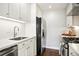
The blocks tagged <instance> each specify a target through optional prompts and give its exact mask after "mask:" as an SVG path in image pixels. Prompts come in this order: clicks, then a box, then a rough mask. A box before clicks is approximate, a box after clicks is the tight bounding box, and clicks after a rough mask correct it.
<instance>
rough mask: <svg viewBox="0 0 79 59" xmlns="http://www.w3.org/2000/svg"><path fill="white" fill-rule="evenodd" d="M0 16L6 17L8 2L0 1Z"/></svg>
mask: <svg viewBox="0 0 79 59" xmlns="http://www.w3.org/2000/svg"><path fill="white" fill-rule="evenodd" d="M0 16H4V17H8V3H0Z"/></svg>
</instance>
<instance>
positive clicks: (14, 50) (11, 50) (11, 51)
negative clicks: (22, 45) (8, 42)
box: [0, 45, 18, 56]
mask: <svg viewBox="0 0 79 59" xmlns="http://www.w3.org/2000/svg"><path fill="white" fill-rule="evenodd" d="M0 56H18V47H17V45H14V46H11V47H8V48H5V49H3V50H1V51H0Z"/></svg>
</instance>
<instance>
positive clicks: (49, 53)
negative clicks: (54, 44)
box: [42, 48, 60, 56]
mask: <svg viewBox="0 0 79 59" xmlns="http://www.w3.org/2000/svg"><path fill="white" fill-rule="evenodd" d="M42 56H60V55H59V50H55V49H49V48H46V49H45V51H44V53H43V55H42Z"/></svg>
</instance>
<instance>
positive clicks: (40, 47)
mask: <svg viewBox="0 0 79 59" xmlns="http://www.w3.org/2000/svg"><path fill="white" fill-rule="evenodd" d="M36 41H37V56H41V55H42V54H43V52H44V51H45V46H46V21H45V20H43V19H42V18H41V17H36Z"/></svg>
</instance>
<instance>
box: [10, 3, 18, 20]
mask: <svg viewBox="0 0 79 59" xmlns="http://www.w3.org/2000/svg"><path fill="white" fill-rule="evenodd" d="M9 17H10V18H13V19H19V4H18V3H9Z"/></svg>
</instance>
